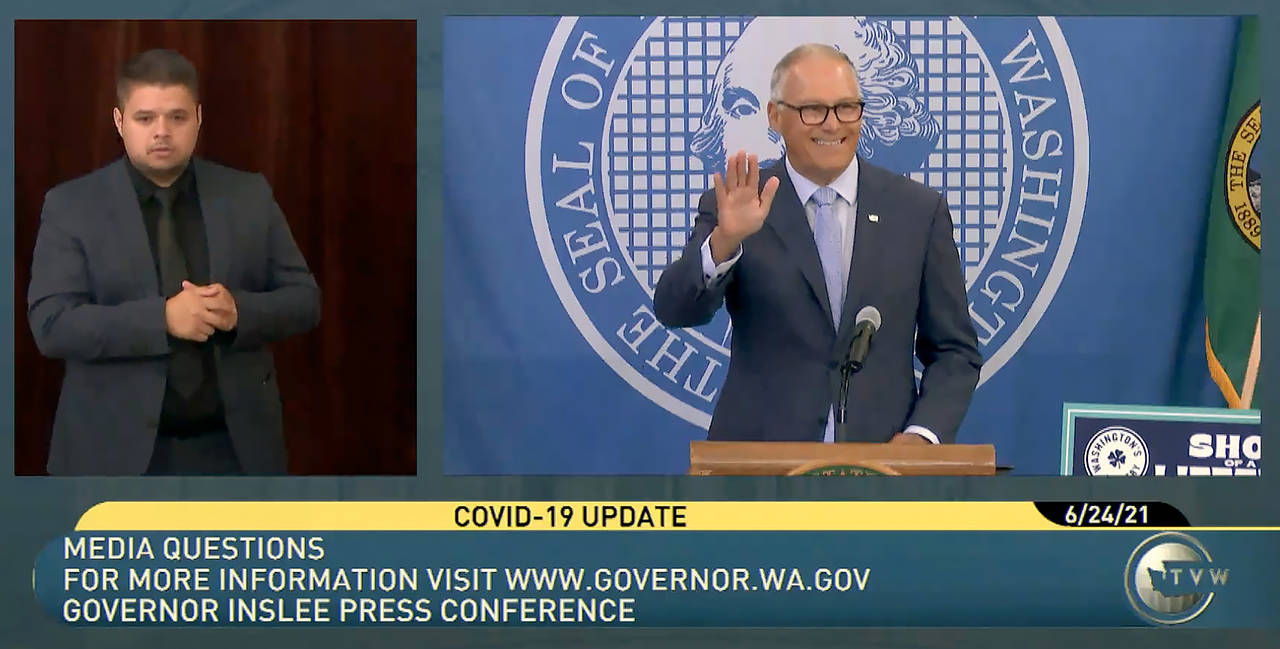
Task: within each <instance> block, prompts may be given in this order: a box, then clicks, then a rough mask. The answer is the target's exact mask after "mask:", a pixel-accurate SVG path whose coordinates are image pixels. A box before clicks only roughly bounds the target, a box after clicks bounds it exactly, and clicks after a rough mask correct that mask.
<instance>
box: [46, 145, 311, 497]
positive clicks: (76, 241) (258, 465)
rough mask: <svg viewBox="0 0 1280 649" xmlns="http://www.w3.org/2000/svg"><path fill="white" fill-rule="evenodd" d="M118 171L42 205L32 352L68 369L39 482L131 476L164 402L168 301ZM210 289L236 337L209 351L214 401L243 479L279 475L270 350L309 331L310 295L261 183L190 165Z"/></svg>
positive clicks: (281, 457) (67, 188) (78, 182)
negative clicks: (230, 311) (222, 290)
mask: <svg viewBox="0 0 1280 649" xmlns="http://www.w3.org/2000/svg"><path fill="white" fill-rule="evenodd" d="M126 164H129V163H128V162H127V161H126V160H124V159H121V160H118V161H116V162H114V163H112V164H110V165H107V166H106V167H103V168H101V169H98V170H96V171H94V172H92V173H89V174H88V175H85V176H82V177H80V178H76V179H75V180H71V181H68V182H65V183H62V184H61V185H58V186H57V187H54V188H53V189H51V190H49V192H48V194H46V195H45V200H44V208H43V211H42V213H41V216H40V231H39V233H38V234H37V236H36V246H35V251H34V253H33V257H32V262H31V286H30V288H29V290H28V291H27V318H28V320H29V323H30V325H31V333H32V335H33V336H34V337H35V342H36V346H37V347H38V348H39V349H40V352H41V353H42V354H44V355H45V356H48V357H50V358H60V359H65V360H66V374H65V376H64V377H63V381H62V392H61V394H60V396H59V399H58V410H57V414H56V415H55V417H54V423H53V438H52V441H51V444H50V448H49V464H48V468H49V472H50V473H52V474H70V475H130V474H132V475H138V474H141V473H143V472H144V471H145V470H146V468H147V465H148V464H149V462H150V460H151V451H152V449H153V448H154V446H155V437H156V430H157V427H158V424H159V420H160V409H161V405H162V403H163V401H164V391H165V381H166V380H167V379H166V374H167V367H168V355H169V341H168V336H167V329H166V325H165V299H164V298H163V297H161V294H160V288H159V280H158V278H157V277H156V270H155V261H154V256H153V255H152V252H151V248H150V245H149V243H148V241H149V240H148V237H147V231H146V227H145V225H144V222H143V218H142V211H141V208H139V206H138V197H137V194H136V193H135V191H134V189H133V185H132V184H131V183H130V180H129V175H128V171H127V169H126V168H125V165H126ZM192 164H193V165H195V174H196V181H197V183H198V184H199V197H200V211H201V216H202V217H203V219H204V223H205V232H206V236H207V239H208V246H209V271H210V277H211V278H212V281H213V282H218V283H221V284H222V285H223V286H225V287H227V289H228V290H230V292H231V294H232V297H233V298H234V299H235V302H236V310H237V311H238V313H239V315H238V318H237V320H238V324H237V327H236V329H235V335H234V338H233V339H232V341H231V342H230V344H227V345H217V346H215V348H214V351H215V363H216V364H217V374H218V387H219V389H220V391H221V395H222V401H223V405H224V409H225V412H226V423H227V430H228V432H229V433H230V434H231V439H232V442H233V444H234V446H235V450H236V454H237V456H238V457H239V460H240V465H241V467H242V468H243V470H244V471H245V472H246V473H251V474H264V473H277V474H278V473H284V472H285V471H286V470H287V462H286V455H285V445H284V432H283V426H282V422H281V405H280V394H279V390H278V387H277V384H276V377H275V368H274V363H273V361H272V357H271V352H270V350H269V349H268V348H267V343H270V342H272V341H275V340H279V339H281V338H284V337H286V336H290V335H293V334H296V333H300V332H304V331H307V330H310V329H312V328H314V327H315V326H316V324H317V323H318V322H319V319H320V289H319V288H318V287H317V285H316V282H315V279H314V278H313V277H312V275H311V272H310V271H309V270H308V269H307V264H306V261H305V260H304V259H303V258H302V253H301V252H299V251H298V247H297V245H296V244H295V243H294V241H293V236H292V235H291V234H290V232H289V227H288V225H287V224H286V222H285V220H284V216H283V214H281V212H280V208H279V206H277V205H276V202H275V200H274V198H273V197H272V193H271V188H270V186H268V184H267V181H266V179H265V178H263V177H262V175H260V174H251V173H247V172H243V171H237V170H235V169H231V168H228V167H224V166H221V165H218V164H214V163H212V162H208V161H205V160H200V159H193V160H192Z"/></svg>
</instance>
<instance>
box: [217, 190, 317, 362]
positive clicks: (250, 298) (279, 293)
mask: <svg viewBox="0 0 1280 649" xmlns="http://www.w3.org/2000/svg"><path fill="white" fill-rule="evenodd" d="M257 178H258V179H259V180H260V182H262V185H263V187H264V191H265V193H266V202H267V206H266V208H265V213H266V218H267V238H268V241H267V255H268V259H267V285H266V289H265V290H263V291H244V290H232V291H231V295H232V297H233V298H234V299H235V301H236V311H237V312H238V314H239V315H238V317H237V322H236V329H235V340H234V341H233V342H232V344H231V346H232V348H237V349H244V348H251V347H258V346H261V345H263V344H266V343H270V342H274V341H277V340H281V339H284V338H287V337H289V336H292V335H294V334H300V333H305V332H307V331H310V330H312V329H314V328H315V327H316V325H317V324H319V322H320V287H319V286H317V285H316V280H315V277H313V276H312V275H311V271H310V270H309V269H308V268H307V262H306V260H305V259H303V258H302V252H301V251H300V250H298V245H297V244H296V243H294V240H293V234H292V233H291V232H290V231H289V224H288V223H287V222H286V221H285V219H284V214H283V213H282V212H281V211H280V206H279V205H278V204H276V201H275V198H274V197H273V196H272V195H271V188H270V186H269V185H267V181H266V179H265V178H263V177H262V176H261V175H259V176H257Z"/></svg>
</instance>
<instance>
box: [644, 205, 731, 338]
mask: <svg viewBox="0 0 1280 649" xmlns="http://www.w3.org/2000/svg"><path fill="white" fill-rule="evenodd" d="M714 229H716V196H715V192H714V191H708V192H706V193H704V194H703V195H702V199H701V200H700V201H699V202H698V217H697V219H696V220H695V221H694V224H693V232H692V233H691V234H690V235H689V241H688V242H687V243H685V246H684V251H683V252H681V254H680V258H679V259H677V260H675V261H674V262H672V263H671V265H669V266H667V268H666V270H664V271H662V276H661V277H659V278H658V285H657V287H655V288H654V291H653V311H654V315H656V316H657V317H658V321H659V322H661V323H662V324H664V325H666V326H668V327H696V326H698V325H704V324H706V323H708V322H711V319H712V318H713V317H715V315H716V311H717V310H719V309H720V305H721V304H723V303H724V294H725V290H726V289H727V288H728V287H729V284H730V283H731V282H732V281H733V275H734V274H735V269H736V268H737V264H735V265H734V266H733V267H732V268H730V269H729V271H728V274H727V275H726V276H724V277H722V278H721V279H720V281H717V282H715V283H714V284H712V285H710V286H708V284H707V278H706V277H705V276H704V273H703V268H702V252H701V248H702V243H703V242H704V241H706V240H707V238H708V237H710V236H711V231H712V230H714Z"/></svg>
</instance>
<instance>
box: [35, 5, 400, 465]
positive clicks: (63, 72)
mask: <svg viewBox="0 0 1280 649" xmlns="http://www.w3.org/2000/svg"><path fill="white" fill-rule="evenodd" d="M415 39H416V26H415V24H414V23H413V22H412V21H18V22H16V23H15V27H14V58H15V61H16V62H15V77H16V81H15V93H14V94H15V111H14V119H15V124H16V125H15V129H14V137H15V142H14V143H15V153H14V155H15V169H16V171H15V174H14V175H15V179H14V184H15V205H14V212H15V226H14V233H15V247H16V250H15V252H16V260H15V269H16V272H15V274H16V286H15V287H14V289H15V292H16V296H15V297H16V299H15V305H14V307H15V339H16V340H15V343H14V344H15V347H16V349H15V353H14V362H15V368H14V371H15V375H16V379H17V380H16V394H15V398H16V404H17V406H16V410H17V412H16V413H15V416H14V420H15V421H14V424H15V438H16V447H15V470H16V473H18V474H19V475H33V474H34V475H38V474H41V473H43V472H44V464H45V458H46V456H47V452H48V446H49V435H50V430H51V427H52V422H53V413H54V408H55V405H56V403H57V398H58V391H59V385H60V382H61V379H62V363H61V362H59V361H51V360H48V359H45V358H44V357H42V356H41V355H40V354H39V352H38V351H37V350H36V347H35V343H34V342H33V340H32V338H31V330H30V326H29V325H28V323H27V318H26V302H27V284H28V283H29V281H30V277H31V275H30V273H31V251H32V247H33V246H34V245H35V237H36V230H37V228H38V226H39V220H40V207H41V203H42V201H43V200H44V194H45V192H46V191H48V190H49V189H50V188H52V187H53V186H54V185H57V184H58V183H60V182H63V181H66V180H70V179H72V178H75V177H77V176H80V175H82V174H85V173H88V172H89V171H92V170H93V169H96V168H98V167H101V166H103V165H105V164H107V163H109V162H111V161H113V160H115V159H117V158H119V157H120V156H122V155H123V154H124V148H123V146H122V145H121V144H120V140H119V137H118V135H117V134H116V132H115V127H114V124H113V123H112V119H111V109H112V107H113V106H114V105H115V73H116V69H117V68H118V66H119V65H120V63H121V62H122V61H124V60H125V59H127V58H129V57H130V56H132V55H134V54H136V53H138V52H141V51H143V50H147V49H151V48H156V47H165V48H172V49H175V50H177V51H179V52H181V53H182V54H183V55H184V56H186V57H187V58H188V59H190V60H191V61H192V62H193V63H194V64H195V66H196V69H197V70H199V72H200V101H201V103H202V104H203V107H204V126H203V128H202V129H201V133H200V144H199V146H198V148H197V149H196V152H197V155H201V156H203V157H206V158H209V159H211V160H214V161H216V162H220V163H222V164H226V165H229V166H232V167H235V168H238V169H244V170H248V171H256V172H261V173H263V174H265V175H266V177H267V180H268V181H270V183H271V186H272V188H273V189H274V191H275V196H276V200H277V202H278V203H279V204H280V207H281V209H282V210H283V211H284V213H285V216H286V217H287V218H288V221H289V227H290V228H291V229H292V230H293V235H294V238H295V239H296V240H297V242H298V246H299V247H300V248H301V249H302V253H303V255H305V256H306V259H307V262H308V264H309V265H310V266H311V270H312V272H313V273H315V276H316V280H317V281H318V282H319V283H320V287H321V289H322V291H323V304H324V310H323V313H322V316H321V323H320V327H319V328H318V329H316V330H315V331H313V332H312V333H309V334H307V335H304V336H298V337H295V338H294V339H291V340H288V341H285V342H282V343H279V344H277V345H276V346H275V354H276V364H277V367H278V370H279V382H280V392H281V398H282V399H283V400H284V413H285V414H284V419H285V434H286V438H287V441H288V446H289V463H290V472H291V473H295V474H412V473H414V472H415V469H416V466H415V439H416V434H415V416H414V413H415V409H414V400H415V393H416V390H415V357H416V351H415V337H416V334H415V329H416V328H415V318H416V298H415V296H416V290H415V286H416V281H415V277H416V264H415V227H416V220H415V214H416V210H415V203H416V180H417V173H416V169H417V164H416V155H417V151H416V149H417V147H416V141H417V137H416V132H417V131H416V102H415V92H416V79H415V70H416V65H415V63H416V54H415Z"/></svg>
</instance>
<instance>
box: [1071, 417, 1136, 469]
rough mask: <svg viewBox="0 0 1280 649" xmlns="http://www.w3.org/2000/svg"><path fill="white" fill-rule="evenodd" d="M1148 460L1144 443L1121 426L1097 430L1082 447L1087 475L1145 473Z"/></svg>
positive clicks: (1133, 433)
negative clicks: (1085, 445) (1086, 444)
mask: <svg viewBox="0 0 1280 649" xmlns="http://www.w3.org/2000/svg"><path fill="white" fill-rule="evenodd" d="M1150 460H1151V458H1150V456H1149V455H1147V443H1146V442H1145V441H1143V440H1142V437H1141V436H1139V435H1138V434H1137V433H1135V432H1133V431H1132V430H1129V429H1128V428H1125V427H1123V426H1111V427H1108V428H1103V429H1102V430H1100V431H1098V432H1097V433H1095V434H1094V435H1093V438H1092V439H1090V440H1089V445H1088V446H1087V447H1085V451H1084V461H1085V470H1086V471H1088V472H1089V475H1144V474H1146V472H1147V465H1148V464H1149V462H1150Z"/></svg>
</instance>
